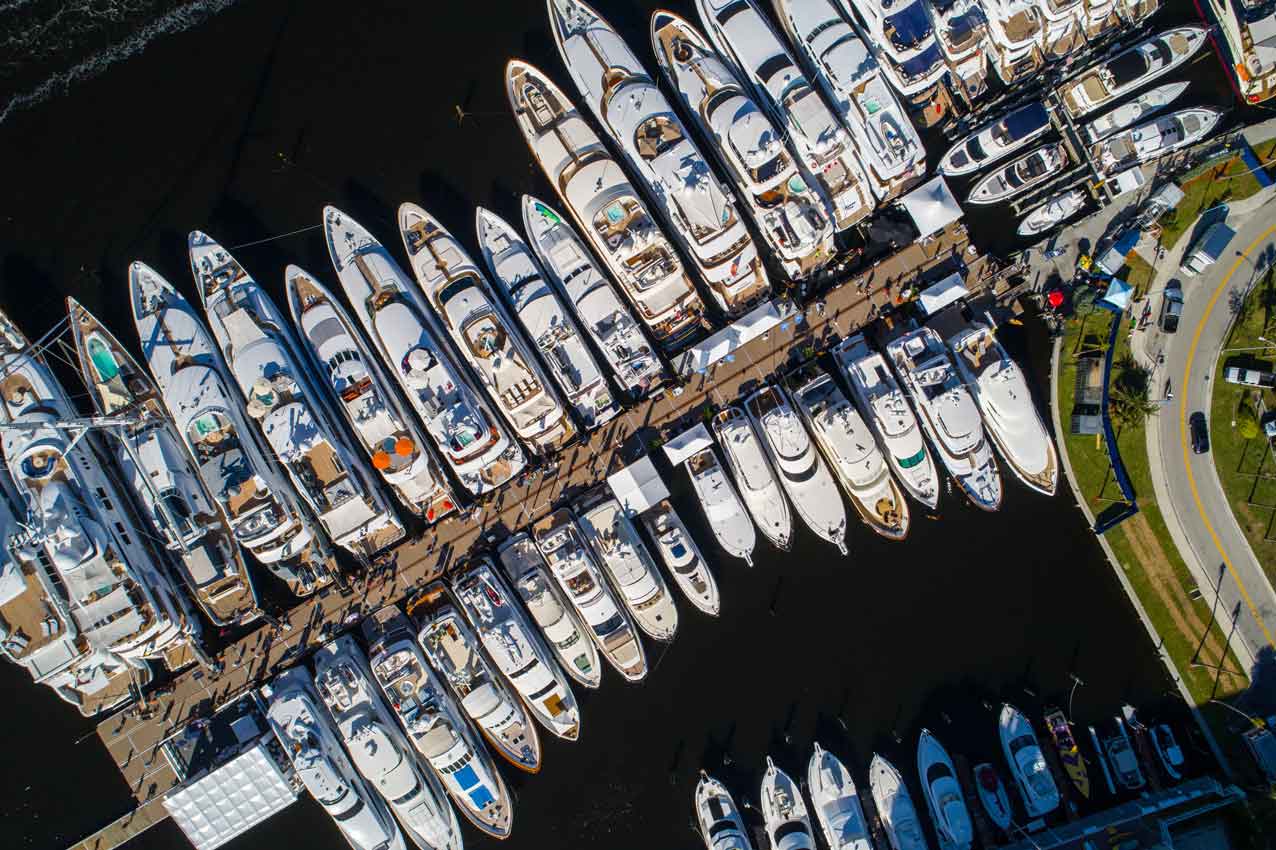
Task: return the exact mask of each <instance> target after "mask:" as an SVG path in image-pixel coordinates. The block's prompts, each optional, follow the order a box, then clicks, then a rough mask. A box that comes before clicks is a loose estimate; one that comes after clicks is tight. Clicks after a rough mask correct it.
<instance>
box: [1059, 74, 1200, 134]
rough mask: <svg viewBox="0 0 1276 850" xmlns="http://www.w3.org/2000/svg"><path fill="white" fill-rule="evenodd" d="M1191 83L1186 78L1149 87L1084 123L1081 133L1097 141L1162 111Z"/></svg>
mask: <svg viewBox="0 0 1276 850" xmlns="http://www.w3.org/2000/svg"><path fill="white" fill-rule="evenodd" d="M1189 85H1191V81H1190V80H1184V81H1183V82H1181V83H1166V84H1165V85H1163V86H1157V87H1156V88H1153V89H1148V90H1147V91H1145V92H1144V93H1143V94H1141V95H1139V96H1138V97H1136V98H1134V99H1133V100H1130V101H1128V102H1126V103H1123V104H1121V105H1120V106H1118V107H1117V108H1115V109H1111V110H1108V111H1107V112H1105V113H1103V114H1102V115H1100V116H1099V117H1098V118H1096V119H1094V120H1093V121H1091V122H1090V123H1089V124H1083V125H1082V127H1081V134H1082V136H1083V137H1084V138H1086V139H1087V140H1088V141H1091V142H1097V141H1099V139H1102V138H1103V137H1105V136H1108V135H1111V134H1112V133H1115V132H1116V131H1117V130H1121V129H1124V128H1126V127H1129V126H1130V125H1131V124H1134V123H1137V122H1138V121H1139V120H1141V119H1143V118H1147V117H1149V116H1151V115H1154V114H1156V113H1157V112H1160V111H1161V110H1162V109H1164V108H1165V107H1167V106H1169V105H1170V104H1171V103H1173V102H1174V100H1175V99H1176V98H1178V96H1179V95H1181V94H1182V93H1183V92H1185V91H1187V87H1188V86H1189Z"/></svg>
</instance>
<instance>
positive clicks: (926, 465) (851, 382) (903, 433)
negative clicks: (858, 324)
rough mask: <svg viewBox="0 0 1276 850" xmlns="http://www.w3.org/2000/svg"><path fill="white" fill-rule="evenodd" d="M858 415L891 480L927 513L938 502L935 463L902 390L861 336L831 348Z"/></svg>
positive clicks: (883, 360)
mask: <svg viewBox="0 0 1276 850" xmlns="http://www.w3.org/2000/svg"><path fill="white" fill-rule="evenodd" d="M833 358H834V360H835V361H836V362H837V364H838V365H839V366H840V367H841V368H842V372H843V375H844V377H845V379H846V382H847V386H848V387H849V388H850V391H851V398H852V399H853V400H854V402H855V405H856V407H857V408H858V409H859V412H860V415H861V416H863V417H864V421H865V422H866V423H867V425H868V427H869V430H871V431H872V432H873V435H874V436H875V437H877V441H878V442H879V443H880V444H881V446H882V453H883V454H884V455H885V456H886V460H887V461H888V462H889V463H890V465H891V469H893V470H894V471H895V477H896V478H897V479H898V480H899V482H900V483H901V484H902V485H903V486H904V489H905V490H907V491H908V493H909V495H910V496H912V497H913V498H914V499H916V500H917V501H918V502H920V503H921V504H922V505H925V506H926V507H928V508H932V509H933V508H934V507H935V506H936V505H937V504H938V503H939V477H938V476H937V475H936V473H935V460H934V458H932V457H931V455H930V452H929V451H928V450H927V449H926V441H925V440H924V439H923V438H922V431H921V429H920V428H919V427H918V426H917V417H916V416H915V415H914V414H913V409H912V408H911V407H909V404H908V399H907V398H905V397H904V391H903V390H901V389H900V388H899V383H898V382H896V380H895V376H894V375H893V374H891V370H890V369H889V368H888V367H887V365H886V360H885V359H883V357H882V355H880V354H878V353H877V352H876V351H873V350H871V349H870V348H869V347H868V340H866V339H865V338H864V335H863V334H852V335H851V336H848V337H847V338H846V339H844V340H842V341H841V342H840V343H838V344H837V345H836V346H835V347H834V348H833Z"/></svg>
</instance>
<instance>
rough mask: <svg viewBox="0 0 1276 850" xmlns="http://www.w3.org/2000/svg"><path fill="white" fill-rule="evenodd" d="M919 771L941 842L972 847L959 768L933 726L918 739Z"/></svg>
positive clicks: (963, 849) (959, 849) (962, 849)
mask: <svg viewBox="0 0 1276 850" xmlns="http://www.w3.org/2000/svg"><path fill="white" fill-rule="evenodd" d="M917 775H918V777H920V778H921V781H922V796H923V797H925V798H926V808H927V809H928V810H929V811H930V820H931V823H933V824H934V825H935V831H936V832H938V833H939V838H940V842H939V843H940V845H941V846H942V847H945V848H950V850H970V845H971V842H972V841H973V840H974V837H975V835H974V828H973V826H972V825H971V820H970V811H969V810H968V809H967V808H966V802H965V800H963V799H962V790H961V784H960V783H959V782H958V781H957V768H956V767H954V766H953V760H952V758H950V757H949V755H948V751H947V750H946V749H944V745H943V744H941V743H940V742H939V739H938V738H936V737H935V736H934V735H933V734H932V733H931V731H930V730H929V729H923V730H922V733H921V738H920V739H919V740H918V742H917Z"/></svg>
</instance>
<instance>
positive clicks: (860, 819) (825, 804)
mask: <svg viewBox="0 0 1276 850" xmlns="http://www.w3.org/2000/svg"><path fill="white" fill-rule="evenodd" d="M806 790H807V793H809V794H810V795H811V803H812V804H814V807H815V820H816V822H817V823H819V825H820V831H821V832H823V833H824V843H825V844H827V845H828V847H829V850H873V842H872V840H871V839H870V838H869V835H868V822H867V821H866V820H865V819H864V807H863V806H861V805H860V794H859V790H858V789H857V788H856V787H855V780H854V779H852V778H851V772H850V771H849V770H847V769H846V765H844V764H842V762H841V761H839V760H838V758H837V756H835V755H833V754H832V753H830V752H828V751H827V750H825V749H824V748H823V747H821V746H820V745H819V743H818V742H817V743H816V744H815V751H814V752H813V753H811V760H810V761H809V762H808V763H807V765H806Z"/></svg>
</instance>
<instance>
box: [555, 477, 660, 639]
mask: <svg viewBox="0 0 1276 850" xmlns="http://www.w3.org/2000/svg"><path fill="white" fill-rule="evenodd" d="M609 493H610V491H609V490H607V489H606V487H605V486H604V487H599V488H596V489H594V490H593V491H591V492H588V493H586V494H585V495H584V496H582V497H581V498H579V499H578V500H577V501H576V515H577V516H578V517H580V527H581V530H582V531H583V532H584V535H585V539H586V540H587V541H588V542H589V545H590V547H591V548H592V549H593V550H594V555H595V556H596V557H597V558H598V561H599V563H601V564H602V566H603V570H604V572H606V574H607V577H608V578H609V579H610V580H611V585H612V587H614V588H615V589H616V592H617V593H618V594H619V595H620V599H621V601H623V602H624V603H625V607H626V608H628V609H629V613H630V615H631V616H632V617H633V619H634V622H636V623H637V624H638V628H640V629H642V630H643V631H644V632H646V633H647V635H648V636H650V637H653V638H655V639H656V640H663V641H670V640H673V637H674V634H675V633H676V632H677V631H678V609H677V607H675V606H674V602H673V596H672V595H671V594H670V593H669V587H668V585H666V584H665V579H664V576H662V575H661V574H660V570H659V569H657V568H656V562H655V561H653V560H652V558H651V553H650V552H648V551H647V547H646V546H645V545H644V544H643V542H642V540H641V539H639V537H638V533H637V531H636V530H635V529H634V526H633V523H632V522H630V520H629V517H627V516H625V512H624V511H623V510H621V508H620V503H619V502H617V501H616V500H615V499H614V498H612V497H611V496H610V495H609Z"/></svg>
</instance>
